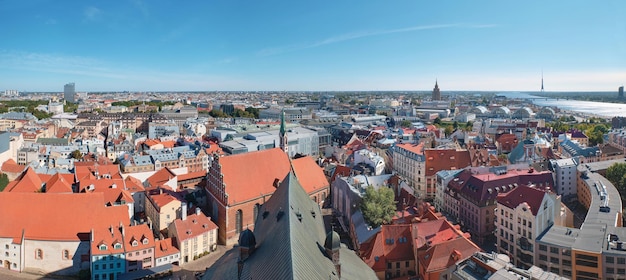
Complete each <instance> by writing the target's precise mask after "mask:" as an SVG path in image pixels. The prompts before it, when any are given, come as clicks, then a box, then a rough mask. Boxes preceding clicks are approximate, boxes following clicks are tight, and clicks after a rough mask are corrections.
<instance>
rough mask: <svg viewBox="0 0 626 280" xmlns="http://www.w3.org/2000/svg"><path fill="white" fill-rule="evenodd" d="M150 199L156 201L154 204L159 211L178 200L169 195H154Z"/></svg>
mask: <svg viewBox="0 0 626 280" xmlns="http://www.w3.org/2000/svg"><path fill="white" fill-rule="evenodd" d="M150 199H151V200H152V201H154V204H156V206H157V207H158V208H159V209H160V208H161V207H163V206H165V205H167V204H169V203H170V202H172V201H176V200H178V199H176V198H175V197H173V196H172V195H171V194H169V193H160V194H153V195H150Z"/></svg>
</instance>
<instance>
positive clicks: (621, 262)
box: [617, 258, 626, 264]
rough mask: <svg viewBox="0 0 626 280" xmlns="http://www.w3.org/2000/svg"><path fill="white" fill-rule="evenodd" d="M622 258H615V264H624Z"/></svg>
mask: <svg viewBox="0 0 626 280" xmlns="http://www.w3.org/2000/svg"><path fill="white" fill-rule="evenodd" d="M625 263H626V262H624V258H617V264H625Z"/></svg>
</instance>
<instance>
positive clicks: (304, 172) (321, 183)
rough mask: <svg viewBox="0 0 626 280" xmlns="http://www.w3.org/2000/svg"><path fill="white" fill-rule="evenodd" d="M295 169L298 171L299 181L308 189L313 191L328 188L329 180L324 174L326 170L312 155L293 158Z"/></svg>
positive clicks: (309, 191) (310, 191) (307, 190)
mask: <svg viewBox="0 0 626 280" xmlns="http://www.w3.org/2000/svg"><path fill="white" fill-rule="evenodd" d="M292 165H293V170H294V171H295V173H296V177H297V178H298V182H300V185H301V186H302V188H303V189H304V191H306V193H313V192H315V191H318V190H320V189H323V188H328V186H329V184H328V180H327V179H326V175H324V170H323V169H322V168H321V167H320V166H319V165H317V163H316V162H315V160H314V159H313V158H312V157H301V158H297V159H294V160H292Z"/></svg>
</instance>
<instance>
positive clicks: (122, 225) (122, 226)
mask: <svg viewBox="0 0 626 280" xmlns="http://www.w3.org/2000/svg"><path fill="white" fill-rule="evenodd" d="M120 232H121V233H122V236H125V235H126V232H125V231H124V224H122V222H121V221H120Z"/></svg>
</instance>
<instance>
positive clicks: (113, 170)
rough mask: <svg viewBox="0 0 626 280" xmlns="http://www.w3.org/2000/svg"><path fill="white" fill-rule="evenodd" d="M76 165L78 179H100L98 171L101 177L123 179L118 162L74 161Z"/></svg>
mask: <svg viewBox="0 0 626 280" xmlns="http://www.w3.org/2000/svg"><path fill="white" fill-rule="evenodd" d="M74 166H75V167H76V171H75V173H76V179H77V180H78V181H82V180H83V179H98V178H97V177H96V173H97V174H98V176H100V178H106V177H105V176H110V177H111V179H122V175H121V174H120V166H119V165H117V164H99V163H97V162H94V161H83V162H76V163H74Z"/></svg>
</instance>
